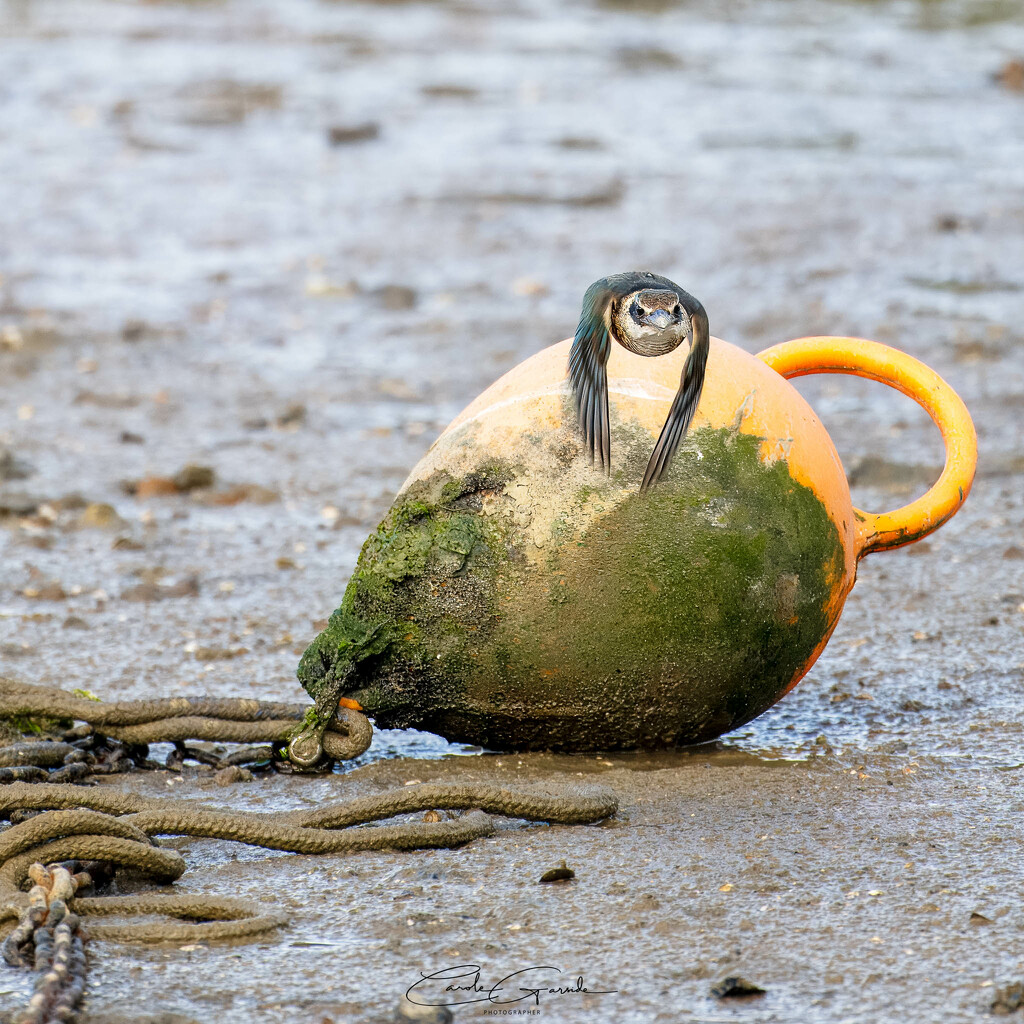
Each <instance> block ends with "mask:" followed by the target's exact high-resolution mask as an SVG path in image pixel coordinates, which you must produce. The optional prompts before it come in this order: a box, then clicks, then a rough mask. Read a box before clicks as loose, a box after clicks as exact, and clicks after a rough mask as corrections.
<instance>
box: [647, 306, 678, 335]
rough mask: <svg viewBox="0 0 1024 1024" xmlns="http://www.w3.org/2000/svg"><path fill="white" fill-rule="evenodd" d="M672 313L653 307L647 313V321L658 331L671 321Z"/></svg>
mask: <svg viewBox="0 0 1024 1024" xmlns="http://www.w3.org/2000/svg"><path fill="white" fill-rule="evenodd" d="M672 319H673V318H672V314H671V313H670V312H669V311H668V310H667V309H654V310H651V312H650V313H648V314H647V322H648V323H649V324H650V325H651V326H652V327H657V328H658V330H659V331H663V330H665V328H666V327H668V325H669V324H670V323H672Z"/></svg>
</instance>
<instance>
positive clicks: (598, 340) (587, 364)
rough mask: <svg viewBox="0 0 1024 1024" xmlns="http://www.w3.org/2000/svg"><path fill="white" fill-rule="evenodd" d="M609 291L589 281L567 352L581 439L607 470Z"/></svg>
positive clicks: (609, 445)
mask: <svg viewBox="0 0 1024 1024" xmlns="http://www.w3.org/2000/svg"><path fill="white" fill-rule="evenodd" d="M611 301H612V293H611V291H610V289H609V288H608V286H607V284H606V282H605V281H604V280H601V281H596V282H595V283H594V284H592V285H591V286H590V287H589V288H588V289H587V292H586V295H584V296H583V312H582V314H581V316H580V323H579V326H578V327H577V328H576V337H575V338H574V339H573V343H572V349H571V350H570V352H569V383H570V385H571V387H572V391H573V398H574V400H575V405H576V418H577V421H578V423H579V425H580V429H581V430H582V431H583V440H584V442H585V444H586V446H587V449H588V451H589V452H590V464H591V465H593V464H594V456H595V453H596V455H597V457H598V458H599V459H600V460H601V468H602V469H603V470H604V471H605V473H608V472H610V470H611V464H612V441H611V428H610V426H609V422H608V374H607V371H606V369H605V367H606V365H607V363H608V353H609V351H610V349H611V343H612V340H611V337H610V336H609V334H608V319H607V310H608V307H609V305H610V303H611Z"/></svg>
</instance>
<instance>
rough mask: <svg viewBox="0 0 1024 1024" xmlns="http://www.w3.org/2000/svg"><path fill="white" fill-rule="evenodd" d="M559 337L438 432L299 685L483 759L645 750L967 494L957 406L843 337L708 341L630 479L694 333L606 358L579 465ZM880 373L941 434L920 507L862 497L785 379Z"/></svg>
mask: <svg viewBox="0 0 1024 1024" xmlns="http://www.w3.org/2000/svg"><path fill="white" fill-rule="evenodd" d="M570 344H571V343H570V342H569V341H565V342H561V343H560V344H558V345H553V346H551V347H550V348H547V349H545V350H544V351H542V352H539V353H537V354H536V355H534V356H532V357H531V358H529V359H527V360H525V361H524V362H523V363H521V364H520V365H518V366H516V367H515V368H514V369H512V370H511V371H510V372H509V373H507V374H505V376H504V377H502V378H501V379H500V380H498V381H497V382H496V383H495V384H493V385H492V386H491V387H490V388H488V389H487V390H486V391H485V392H484V393H483V394H481V395H480V396H479V397H478V398H477V399H476V400H475V401H474V402H472V403H471V404H470V405H469V406H468V407H467V408H466V409H465V410H464V411H463V412H462V413H461V414H460V415H459V416H458V417H457V418H456V419H455V420H454V421H453V422H452V423H451V424H450V425H449V426H448V427H447V429H446V430H445V431H444V432H443V433H442V434H441V436H440V437H439V438H438V439H437V441H435V442H434V444H433V445H432V446H431V447H430V449H429V451H428V452H427V453H426V454H425V455H424V457H423V458H422V459H421V461H420V462H419V464H418V465H417V466H416V467H415V468H414V469H413V471H412V473H411V474H410V475H409V478H408V479H407V480H406V482H405V484H404V485H403V486H402V489H401V491H400V492H399V494H398V496H397V497H396V499H395V502H394V504H393V506H392V508H391V510H390V511H389V512H388V515H387V516H386V517H385V519H384V520H383V522H382V523H381V524H380V526H379V527H378V528H377V530H376V531H375V532H374V533H373V534H371V535H370V537H369V538H368V539H367V541H366V543H365V544H364V546H363V549H362V553H361V554H360V557H359V562H358V564H357V566H356V568H355V571H354V573H353V575H352V578H351V581H350V583H349V586H348V589H347V590H346V592H345V595H344V598H343V601H342V605H341V607H340V608H339V609H338V611H337V612H335V613H334V615H333V616H332V617H331V619H330V622H329V624H328V626H327V628H326V629H325V630H324V631H323V632H322V633H321V634H320V635H319V636H318V637H317V638H316V640H315V641H314V642H313V643H312V644H311V645H310V647H309V649H308V650H307V651H306V653H305V654H304V655H303V658H302V661H301V663H300V666H299V678H300V679H301V681H302V683H303V685H305V686H306V688H307V689H308V690H309V692H310V693H311V694H312V695H313V696H314V697H316V696H318V695H319V694H321V693H322V692H323V691H324V688H325V687H326V686H327V685H328V684H330V683H332V682H335V683H336V682H337V681H339V680H340V681H341V689H342V691H343V692H344V694H345V695H346V696H347V697H349V698H350V699H354V700H356V701H358V702H359V703H360V704H361V705H362V706H363V707H364V708H365V709H366V710H367V713H369V714H371V715H372V716H374V717H375V720H376V721H377V723H378V725H381V726H384V727H407V726H415V727H418V728H422V729H428V730H430V731H433V732H436V733H439V734H441V735H442V736H445V737H447V738H449V739H451V740H456V741H464V742H470V743H477V744H481V745H483V746H486V747H490V748H493V749H517V750H523V749H556V750H600V749H623V748H650V747H659V746H669V745H676V744H685V743H696V742H701V741H704V740H708V739H712V738H714V737H716V736H719V735H721V734H722V733H724V732H727V731H728V730H730V729H734V728H736V727H738V726H740V725H742V724H744V723H745V722H748V721H750V720H751V719H752V718H754V717H755V716H757V715H759V714H761V713H762V712H763V711H765V710H766V709H767V708H768V707H770V706H771V705H772V704H773V703H775V702H776V701H777V700H778V699H779V698H780V697H782V696H783V695H784V694H785V693H786V692H788V691H789V690H790V689H791V688H792V687H793V686H794V685H795V684H796V683H797V681H798V680H799V679H800V678H801V677H802V676H803V675H804V674H805V673H806V672H807V670H808V669H809V668H810V667H811V665H812V664H813V663H814V661H815V660H816V659H817V657H818V656H819V655H820V654H821V652H822V650H823V649H824V647H825V645H826V643H827V642H828V639H829V637H830V636H831V634H832V631H833V629H834V628H835V625H836V623H837V621H838V619H839V615H840V613H841V611H842V608H843V604H844V602H845V600H846V597H847V594H848V593H849V592H850V588H851V587H852V586H853V583H854V580H855V576H856V566H857V561H858V559H860V558H861V557H863V556H864V555H865V554H866V553H868V552H871V551H880V550H884V549H886V548H893V547H899V546H901V545H903V544H909V543H912V542H913V541H915V540H918V539H920V538H921V537H924V536H925V535H927V534H928V533H930V532H931V531H932V530H934V529H935V528H936V527H938V526H939V525H941V524H942V523H943V522H945V521H946V520H947V519H948V518H949V517H950V516H951V515H953V513H954V512H955V511H956V510H957V509H958V508H959V507H960V505H961V504H962V503H963V501H964V499H965V498H966V496H967V493H968V491H969V490H970V486H971V481H972V479H973V475H974V467H975V462H976V457H977V449H976V438H975V433H974V428H973V425H972V423H971V419H970V416H969V415H968V413H967V410H966V408H965V407H964V404H963V402H962V401H961V400H960V399H959V398H958V397H957V395H956V394H955V393H954V392H953V391H952V389H951V388H950V387H949V386H948V385H947V384H946V383H945V382H944V381H943V380H942V379H941V378H940V377H939V376H938V375H937V374H935V373H934V372H933V371H931V370H930V369H928V368H927V367H926V366H924V365H923V364H922V363H920V362H918V361H917V360H915V359H913V358H911V357H910V356H908V355H906V354H904V353H901V352H898V351H897V350H895V349H892V348H889V347H887V346H884V345H881V344H878V343H876V342H872V341H865V340H862V339H856V338H803V339H799V340H797V341H790V342H786V343H784V344H781V345H777V346H775V347H774V348H771V349H768V350H767V351H765V352H762V353H761V354H760V356H752V355H750V354H749V353H747V352H745V351H743V350H742V349H739V348H737V347H735V346H733V345H730V344H728V343H726V342H724V341H720V340H718V339H715V338H712V339H711V344H710V352H709V355H708V361H707V370H706V378H705V382H704V388H703V392H702V394H701V397H700V403H699V406H698V408H697V412H696V416H695V418H694V420H693V422H692V425H691V426H690V429H689V432H688V433H687V434H686V436H685V438H684V440H683V442H682V444H681V445H680V447H679V448H678V450H677V451H676V453H675V456H674V458H673V459H672V462H671V464H670V465H669V466H668V469H667V471H666V472H665V474H664V476H663V478H662V479H661V480H660V482H658V483H657V484H656V485H655V486H653V487H652V488H651V489H649V490H647V491H645V492H644V493H641V491H640V484H641V482H642V480H643V479H644V473H645V468H646V466H647V463H648V459H649V457H650V454H651V450H652V446H653V444H654V442H655V439H656V438H657V437H658V435H659V431H660V430H661V427H662V424H663V423H664V422H665V419H666V414H667V412H668V410H669V407H670V404H671V403H672V400H673V396H674V395H675V394H676V391H677V388H678V387H679V381H680V372H681V370H682V367H683V361H684V359H685V358H686V350H685V346H681V347H680V348H679V349H676V350H675V351H673V352H670V353H668V354H666V355H661V356H659V358H656V359H652V358H645V357H643V356H640V355H636V354H634V353H631V352H629V351H626V350H625V349H624V348H622V347H620V346H613V350H612V352H611V354H610V356H609V358H608V362H607V381H608V384H607V390H608V396H609V413H610V443H611V469H610V472H608V473H607V474H606V473H604V472H602V470H601V468H600V466H598V467H596V468H595V466H594V465H593V464H592V462H591V459H590V458H589V457H588V453H587V452H586V451H585V447H584V444H583V442H582V440H581V437H580V434H579V430H578V427H577V421H576V414H575V409H574V405H573V396H572V394H571V393H570V388H569V385H568V383H567V380H566V364H567V360H568V355H569V349H570ZM808 373H848V374H857V375H860V376H865V377H870V378H871V379H874V380H878V381H882V382H883V383H886V384H889V385H891V386H892V387H895V388H897V389H898V390H900V391H902V392H903V393H904V394H906V395H909V396H910V397H911V398H913V399H914V400H915V401H917V402H918V403H919V404H921V405H922V406H923V407H924V408H925V409H926V410H927V411H928V413H929V414H930V415H931V416H932V417H933V419H934V420H935V421H936V423H937V424H938V425H939V427H940V429H941V431H942V434H943V438H944V440H945V444H946V466H945V469H944V470H943V473H942V476H941V477H940V479H939V480H938V482H937V483H936V484H935V485H934V486H933V487H932V488H931V489H930V490H929V491H928V493H927V494H925V495H924V496H923V497H922V498H920V499H918V500H917V501H914V502H912V503H911V504H909V505H907V506H905V507H903V508H900V509H897V510H895V511H893V512H888V513H883V514H880V515H875V514H871V513H867V512H862V511H860V510H858V509H855V508H854V507H853V505H852V503H851V500H850V491H849V487H848V485H847V480H846V475H845V473H844V471H843V467H842V464H841V463H840V460H839V456H838V454H837V453H836V450H835V446H834V445H833V443H832V441H831V439H830V437H829V435H828V433H827V432H826V430H825V428H824V426H823V425H822V423H821V421H820V420H819V419H818V417H817V416H816V415H815V414H814V412H813V410H812V409H811V407H810V406H809V405H808V404H807V402H806V401H805V400H804V399H803V398H802V397H801V396H800V395H799V393H798V392H797V391H796V389H795V388H794V387H793V386H792V385H791V384H789V383H788V382H787V379H786V378H788V377H795V376H799V375H801V374H808Z"/></svg>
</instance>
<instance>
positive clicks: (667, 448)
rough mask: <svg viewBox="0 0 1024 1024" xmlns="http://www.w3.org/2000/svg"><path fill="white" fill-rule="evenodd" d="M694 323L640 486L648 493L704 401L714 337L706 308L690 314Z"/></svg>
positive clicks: (661, 474) (666, 467)
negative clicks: (702, 396)
mask: <svg viewBox="0 0 1024 1024" xmlns="http://www.w3.org/2000/svg"><path fill="white" fill-rule="evenodd" d="M687 298H690V296H687ZM691 301H695V300H691ZM698 305H699V304H698ZM690 321H691V323H692V325H693V345H692V346H691V348H690V354H689V355H688V356H687V357H686V362H685V363H684V364H683V372H682V374H681V375H680V379H679V390H678V391H677V392H676V396H675V398H674V399H673V400H672V407H671V408H670V409H669V413H668V418H667V419H666V420H665V424H664V426H663V427H662V428H661V435H660V436H659V437H658V443H657V444H656V445H655V446H654V451H653V452H652V453H651V458H650V461H649V462H648V463H647V471H646V472H645V473H644V479H643V483H642V484H641V485H640V490H641V491H646V490H647V489H648V488H649V487H652V486H653V485H654V484H656V483H657V482H658V481H659V480H660V479H661V478H662V476H664V474H665V471H666V470H667V469H668V466H669V463H670V462H671V461H672V456H673V455H675V453H676V449H677V448H678V447H679V443H680V442H681V441H682V439H683V438H684V437H685V436H686V432H687V430H689V429H690V423H691V422H692V421H693V416H694V413H695V412H696V411H697V405H698V404H699V402H700V395H701V391H702V390H703V389H704V370H705V367H706V366H707V361H708V350H709V348H710V338H709V336H708V319H707V314H706V313H705V312H704V308H703V306H701V307H700V308H699V310H697V311H693V312H691V313H690Z"/></svg>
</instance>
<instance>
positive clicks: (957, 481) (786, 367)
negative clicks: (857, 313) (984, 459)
mask: <svg viewBox="0 0 1024 1024" xmlns="http://www.w3.org/2000/svg"><path fill="white" fill-rule="evenodd" d="M758 358H760V359H763V360H764V361H765V362H766V363H767V364H768V365H769V366H770V367H771V368H772V369H773V370H776V371H778V372H779V373H781V374H782V376H783V377H802V376H803V375H804V374H808V373H852V374H855V375H856V376H858V377H867V378H868V379H870V380H877V381H881V383H883V384H888V385H889V387H893V388H896V390H897V391H902V392H903V394H905V395H908V396H909V397H910V398H912V399H914V401H915V402H917V404H918V405H920V406H921V408H923V409H924V410H925V412H927V413H928V415H929V416H931V418H932V419H933V420H934V421H935V423H936V425H937V426H938V428H939V430H941V431H942V440H943V442H944V443H945V446H946V465H945V466H944V468H943V470H942V475H941V476H940V477H939V479H938V480H937V481H936V482H935V485H934V486H933V487H932V488H931V489H930V490H929V491H928V492H927V493H926V494H924V495H922V496H921V497H920V498H918V499H917V500H916V501H912V502H911V503H910V504H909V505H904V506H903V507H902V508H898V509H895V510H894V511H892V512H882V513H879V514H877V515H876V514H874V513H872V512H861V511H860V509H854V510H853V511H854V515H855V516H856V517H857V538H856V544H857V557H858V558H861V557H863V556H864V555H866V554H867V553H868V552H869V551H883V550H885V549H887V548H898V547H902V546H903V545H904V544H913V543H914V541H916V540H920V539H921V538H922V537H926V536H927V535H928V534H929V533H931V532H932V530H936V529H938V528H939V527H940V526H941V525H942V524H943V523H944V522H945V521H946V520H947V519H949V518H950V517H951V516H952V515H953V514H954V513H955V512H956V510H957V509H958V508H960V506H961V505H962V504H963V503H964V499H965V498H966V497H967V494H968V492H969V491H970V489H971V483H972V482H973V480H974V469H975V466H976V465H977V462H978V437H977V434H976V433H975V431H974V424H973V423H972V422H971V416H970V413H969V412H968V411H967V406H965V405H964V403H963V401H962V400H961V398H960V396H959V395H958V394H957V393H956V392H955V391H954V390H953V389H952V388H951V387H950V386H949V385H948V384H947V383H946V382H945V381H944V380H943V379H942V378H941V377H940V376H939V375H938V374H937V373H936V372H935V371H934V370H930V369H929V368H928V367H927V366H925V365H924V363H922V362H919V361H918V360H917V359H914V358H913V357H912V356H908V355H907V354H906V353H905V352H900V351H899V350H898V349H894V348H890V347H889V346H888V345H881V344H879V343H878V342H877V341H867V340H865V339H864V338H824V337H822V338H797V339H796V340H794V341H785V342H783V343H782V344H781V345H774V346H772V348H769V349H765V351H764V352H759V353H758Z"/></svg>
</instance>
